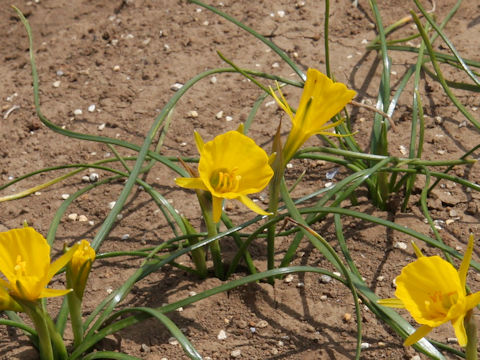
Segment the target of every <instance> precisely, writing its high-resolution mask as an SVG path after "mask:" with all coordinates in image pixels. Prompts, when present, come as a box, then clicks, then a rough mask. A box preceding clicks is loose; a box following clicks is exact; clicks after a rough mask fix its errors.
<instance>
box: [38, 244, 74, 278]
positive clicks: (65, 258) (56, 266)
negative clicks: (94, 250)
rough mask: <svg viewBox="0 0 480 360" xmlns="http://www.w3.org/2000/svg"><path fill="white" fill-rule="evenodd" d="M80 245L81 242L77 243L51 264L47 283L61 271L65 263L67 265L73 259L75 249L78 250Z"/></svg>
mask: <svg viewBox="0 0 480 360" xmlns="http://www.w3.org/2000/svg"><path fill="white" fill-rule="evenodd" d="M79 246H80V243H76V244H75V245H73V246H72V247H71V248H70V249H69V250H68V251H67V252H66V253H65V254H63V255H62V256H60V257H59V258H58V259H57V260H55V261H54V262H53V263H52V264H51V265H50V268H49V269H48V275H47V278H48V281H47V284H48V283H49V282H50V280H51V279H52V278H53V276H54V275H55V274H56V273H57V272H58V271H60V269H61V268H63V267H64V266H65V265H67V263H68V262H69V261H70V260H71V259H72V257H73V254H74V253H75V251H77V249H78V247H79ZM45 285H46V284H45Z"/></svg>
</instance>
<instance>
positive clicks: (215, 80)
mask: <svg viewBox="0 0 480 360" xmlns="http://www.w3.org/2000/svg"><path fill="white" fill-rule="evenodd" d="M210 82H211V83H212V84H215V83H216V82H217V77H216V76H212V77H211V78H210Z"/></svg>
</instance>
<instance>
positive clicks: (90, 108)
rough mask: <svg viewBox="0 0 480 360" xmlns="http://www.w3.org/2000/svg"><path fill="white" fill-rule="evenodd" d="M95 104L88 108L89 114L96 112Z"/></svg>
mask: <svg viewBox="0 0 480 360" xmlns="http://www.w3.org/2000/svg"><path fill="white" fill-rule="evenodd" d="M95 108H96V106H95V104H91V105H90V106H89V107H88V112H94V111H95Z"/></svg>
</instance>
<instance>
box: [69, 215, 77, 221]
mask: <svg viewBox="0 0 480 360" xmlns="http://www.w3.org/2000/svg"><path fill="white" fill-rule="evenodd" d="M77 218H78V214H76V213H71V214H68V219H69V220H72V221H75V220H77Z"/></svg>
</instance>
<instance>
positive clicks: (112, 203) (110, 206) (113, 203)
mask: <svg viewBox="0 0 480 360" xmlns="http://www.w3.org/2000/svg"><path fill="white" fill-rule="evenodd" d="M115 203H116V201H110V202H109V203H108V208H109V209H113V207H114V206H115Z"/></svg>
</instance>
